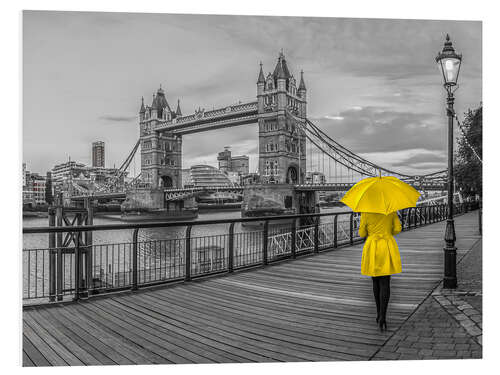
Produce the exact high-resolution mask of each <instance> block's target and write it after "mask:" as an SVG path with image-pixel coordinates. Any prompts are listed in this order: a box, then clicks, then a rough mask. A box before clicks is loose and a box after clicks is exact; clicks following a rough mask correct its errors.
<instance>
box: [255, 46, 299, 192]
mask: <svg viewBox="0 0 500 375" xmlns="http://www.w3.org/2000/svg"><path fill="white" fill-rule="evenodd" d="M264 77H265V78H264ZM305 93H306V89H305V84H304V80H303V76H302V75H301V85H299V88H298V89H297V85H296V80H295V78H294V76H293V74H291V73H290V69H289V68H288V63H287V61H286V58H285V55H284V53H283V51H281V52H280V54H279V56H278V61H277V63H276V66H275V68H274V71H273V73H269V74H268V75H267V76H264V72H263V70H262V65H261V69H260V72H259V78H258V80H257V108H258V110H257V111H258V115H257V116H258V123H259V173H260V176H261V180H262V182H264V183H281V184H298V183H302V182H303V181H304V180H305V171H306V137H305V132H304V127H305V126H306V117H307V113H306V106H305V104H306V95H305Z"/></svg>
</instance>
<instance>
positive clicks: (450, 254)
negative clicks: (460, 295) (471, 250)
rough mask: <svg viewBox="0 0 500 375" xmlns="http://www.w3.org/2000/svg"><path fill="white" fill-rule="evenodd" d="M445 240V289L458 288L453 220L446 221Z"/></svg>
mask: <svg viewBox="0 0 500 375" xmlns="http://www.w3.org/2000/svg"><path fill="white" fill-rule="evenodd" d="M444 240H445V242H446V246H445V247H444V248H443V250H444V278H443V288H445V289H456V288H457V248H456V247H455V240H456V237H455V222H454V220H453V219H448V220H447V221H446V231H445V236H444Z"/></svg>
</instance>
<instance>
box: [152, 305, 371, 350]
mask: <svg viewBox="0 0 500 375" xmlns="http://www.w3.org/2000/svg"><path fill="white" fill-rule="evenodd" d="M169 301H170V302H171V303H172V302H173V301H172V300H171V299H169ZM151 302H153V301H151ZM156 302H157V303H160V302H159V301H158V298H157V299H156ZM196 303H197V302H196ZM176 307H177V308H178V309H181V311H180V312H176V311H174V310H172V306H171V308H170V309H169V313H171V314H175V316H181V317H184V318H185V319H189V320H190V321H195V322H198V323H199V324H202V323H204V324H206V325H207V326H210V327H214V328H215V329H217V330H219V331H223V332H228V333H229V332H231V333H236V334H238V335H241V336H244V337H249V338H253V339H256V340H259V341H262V342H265V343H269V344H277V343H278V342H281V346H282V347H283V348H287V349H286V353H290V354H293V355H297V356H299V357H302V355H306V356H307V358H303V359H306V360H307V359H309V360H314V359H313V358H314V356H316V355H324V356H326V357H327V358H330V359H335V358H338V359H341V358H344V359H346V358H345V357H349V359H354V357H356V356H357V357H358V358H359V359H361V358H363V356H364V355H368V353H372V350H375V349H373V348H369V345H365V348H364V350H357V349H356V348H354V349H353V350H349V348H346V347H347V346H348V345H346V344H347V343H346V342H345V341H344V342H342V343H341V344H343V345H334V344H333V342H334V341H335V340H333V339H332V338H330V339H329V340H317V341H313V338H312V337H311V335H308V334H306V333H301V332H299V331H297V330H295V331H293V330H287V329H283V328H276V327H274V328H273V327H272V326H271V325H269V326H264V325H262V324H260V322H259V321H258V320H255V321H253V322H252V320H251V319H248V320H244V319H241V318H239V317H238V319H237V321H236V323H235V324H231V314H226V313H224V312H223V311H222V310H220V309H218V310H216V311H215V313H214V311H210V310H209V309H207V306H206V305H204V306H199V307H198V308H199V309H200V311H201V312H202V313H201V314H198V316H196V314H193V310H195V309H196V306H191V308H190V309H182V307H180V306H179V305H177V306H176ZM200 315H201V316H200ZM217 315H218V316H220V317H221V318H222V319H221V321H217V320H213V319H211V318H212V317H213V316H217ZM277 320H279V318H277V319H276V321H277ZM366 349H368V350H366ZM302 353H303V354H302ZM317 360H321V359H320V358H318V359H317Z"/></svg>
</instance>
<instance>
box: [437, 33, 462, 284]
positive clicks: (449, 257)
mask: <svg viewBox="0 0 500 375" xmlns="http://www.w3.org/2000/svg"><path fill="white" fill-rule="evenodd" d="M436 62H437V64H438V67H439V68H440V70H441V73H442V74H443V80H444V88H445V89H446V92H447V94H448V96H447V100H446V103H447V105H448V106H447V109H446V114H447V115H448V218H447V220H446V230H445V233H444V241H445V247H444V279H443V287H444V288H446V289H455V288H456V287H457V248H456V247H455V240H456V236H455V223H454V221H453V116H454V114H455V112H454V109H453V102H454V100H455V98H454V96H453V93H454V92H455V90H456V89H457V88H458V85H457V80H458V74H459V73H460V65H461V63H462V55H459V54H457V53H455V49H454V48H453V46H452V44H451V41H450V36H449V35H448V34H446V42H445V43H444V47H443V51H442V52H439V53H438V55H437V57H436Z"/></svg>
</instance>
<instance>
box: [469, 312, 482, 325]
mask: <svg viewBox="0 0 500 375" xmlns="http://www.w3.org/2000/svg"><path fill="white" fill-rule="evenodd" d="M470 318H471V320H473V321H474V322H476V323H481V322H482V320H483V317H482V316H481V314H473V315H471V316H470Z"/></svg>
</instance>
